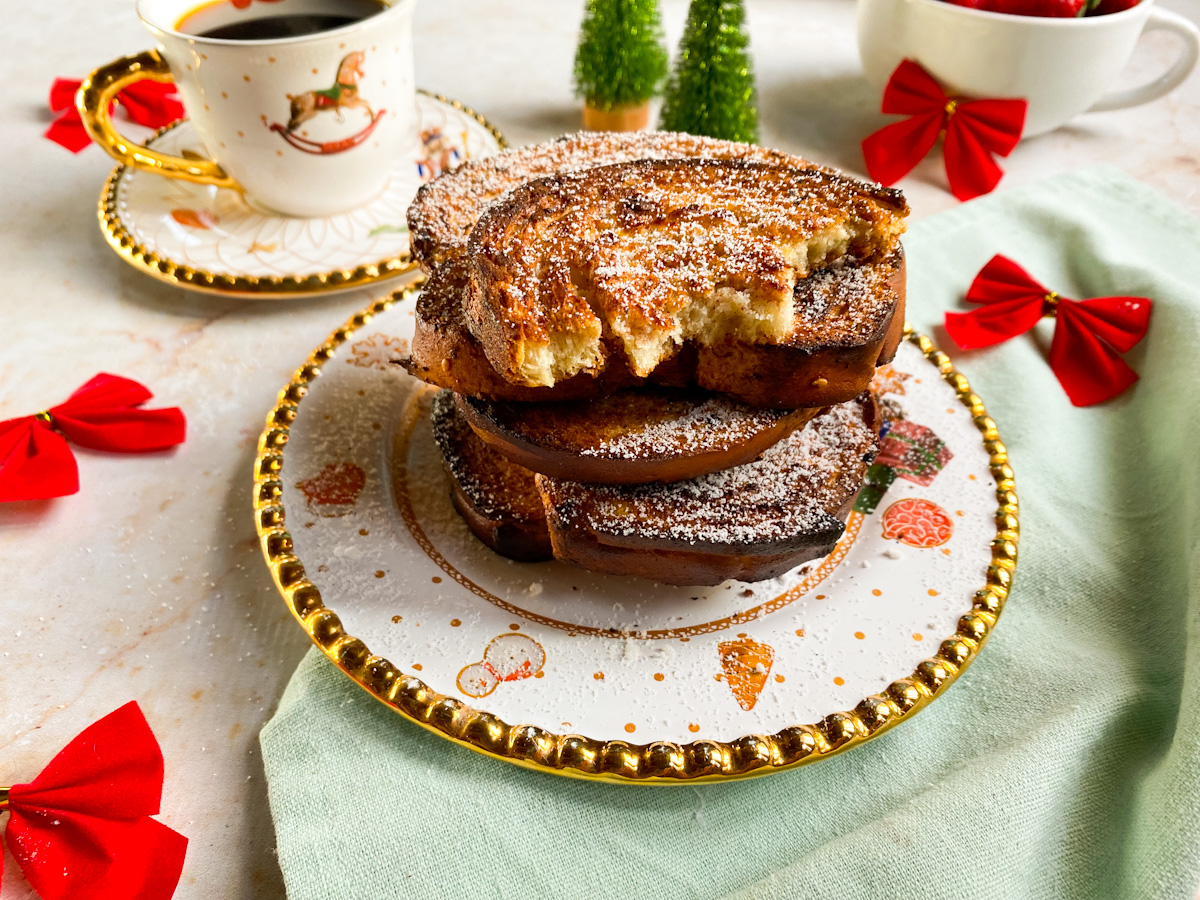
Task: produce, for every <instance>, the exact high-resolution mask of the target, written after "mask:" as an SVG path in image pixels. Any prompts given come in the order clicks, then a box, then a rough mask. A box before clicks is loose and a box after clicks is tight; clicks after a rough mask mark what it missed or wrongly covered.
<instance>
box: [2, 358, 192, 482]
mask: <svg viewBox="0 0 1200 900" xmlns="http://www.w3.org/2000/svg"><path fill="white" fill-rule="evenodd" d="M152 396H153V394H151V393H150V391H148V390H147V389H146V388H145V387H143V386H142V385H140V384H138V383H137V382H136V381H130V380H129V379H128V378H119V377H117V376H116V375H105V374H103V373H102V374H100V375H97V376H96V377H95V378H93V379H92V380H91V381H89V382H88V383H87V384H85V385H84V386H83V387H81V388H80V389H79V390H77V391H76V392H75V393H73V394H72V395H71V396H70V397H69V398H68V399H67V401H66V402H65V403H60V404H59V405H58V406H52V407H50V409H48V410H46V411H45V412H44V413H38V414H37V415H34V416H22V417H20V418H17V419H8V420H6V421H4V422H0V502H7V501H11V500H43V499H45V498H47V497H62V496H65V495H66V494H74V493H75V492H76V491H78V490H79V469H78V467H77V466H76V464H75V455H74V454H73V453H72V452H71V448H70V447H69V446H68V445H67V439H68V438H70V439H71V440H72V441H74V442H75V443H76V444H78V445H79V446H81V447H89V448H91V449H93V450H111V451H114V452H116V453H142V452H148V451H152V450H165V449H166V448H167V447H173V446H175V445H176V444H181V443H183V439H184V437H185V435H186V433H187V421H186V420H185V419H184V417H183V412H182V411H180V410H179V409H178V408H177V407H171V408H169V409H134V407H137V406H141V405H142V404H143V403H145V402H146V401H147V400H149V399H150V398H151V397H152Z"/></svg>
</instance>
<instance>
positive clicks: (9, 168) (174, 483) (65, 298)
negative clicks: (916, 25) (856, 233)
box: [0, 0, 1200, 900]
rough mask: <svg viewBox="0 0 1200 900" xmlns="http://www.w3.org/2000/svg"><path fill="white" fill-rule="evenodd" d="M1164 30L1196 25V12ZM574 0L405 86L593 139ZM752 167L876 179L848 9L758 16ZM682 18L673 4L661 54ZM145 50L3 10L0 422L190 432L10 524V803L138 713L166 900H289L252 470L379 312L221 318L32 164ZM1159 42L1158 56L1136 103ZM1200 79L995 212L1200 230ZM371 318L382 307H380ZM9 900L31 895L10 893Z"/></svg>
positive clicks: (70, 178)
mask: <svg viewBox="0 0 1200 900" xmlns="http://www.w3.org/2000/svg"><path fill="white" fill-rule="evenodd" d="M1162 5H1163V6H1165V7H1168V8H1171V9H1174V10H1176V11H1178V12H1181V13H1182V14H1184V15H1186V16H1188V17H1190V18H1191V19H1193V20H1196V21H1200V0H1164V2H1163V3H1162ZM582 6H583V4H582V2H580V0H552V2H541V3H537V4H534V3H531V2H528V0H527V2H524V3H518V2H515V0H486V2H485V0H455V2H442V3H436V2H432V0H425V2H424V3H423V4H422V5H421V6H419V8H418V11H417V17H416V34H417V73H418V83H419V84H421V85H422V86H424V87H427V88H429V89H432V90H436V91H439V92H442V93H444V94H447V95H449V96H451V97H455V98H457V99H460V100H462V101H463V102H465V103H467V104H470V105H472V106H474V107H475V108H476V109H478V110H480V111H481V112H483V113H485V114H486V115H487V116H488V117H490V118H491V119H492V120H493V121H494V122H495V123H496V124H497V125H498V126H499V127H500V128H501V129H502V130H503V131H504V132H505V134H506V136H507V137H508V139H509V141H510V143H512V144H523V143H527V142H530V141H533V140H538V139H542V138H546V137H549V136H551V135H554V134H557V133H561V132H565V131H571V130H575V129H577V128H578V127H579V124H580V120H579V110H578V104H577V102H576V101H575V100H574V99H573V98H572V96H571V91H570V72H571V60H572V56H573V53H574V42H575V30H576V28H577V26H578V21H579V16H580V14H581V10H582ZM748 7H749V10H748V15H749V23H750V30H751V42H752V48H753V52H754V56H755V66H756V71H757V76H758V85H759V94H760V110H761V116H762V121H763V140H764V143H767V144H771V145H774V146H778V147H780V148H783V149H786V150H789V151H793V152H797V153H800V154H802V155H804V156H807V157H810V158H812V159H816V160H819V161H822V162H826V163H831V164H833V165H837V166H840V167H842V168H845V169H847V170H849V171H851V172H855V173H861V169H862V160H861V156H860V153H859V150H858V142H859V141H860V140H861V138H862V137H863V136H865V135H866V134H867V133H869V132H870V131H872V130H874V129H875V128H877V127H879V126H880V125H881V124H883V123H884V121H886V120H885V119H884V117H882V116H880V115H879V114H878V113H877V112H876V109H877V105H878V95H877V93H876V92H875V91H873V90H872V89H871V88H870V87H869V86H868V85H867V84H866V82H865V81H863V79H862V77H861V74H860V68H859V62H858V57H857V51H856V48H855V38H854V6H853V3H851V2H850V0H807V2H804V3H798V2H795V0H751V2H750V3H748ZM685 12H686V4H685V3H684V2H683V0H664V2H663V16H664V21H665V23H666V25H667V31H668V37H669V40H670V42H671V45H672V47H674V45H675V43H676V42H677V40H678V36H679V33H680V31H681V30H682V24H683V20H684V16H685ZM149 45H150V38H149V36H148V35H147V34H146V33H145V32H144V31H143V30H142V28H141V26H140V25H139V24H138V22H137V19H136V17H135V15H134V11H133V3H132V0H130V2H124V0H122V2H106V3H94V2H84V0H63V2H62V3H56V4H53V5H46V4H33V3H24V4H18V5H15V6H14V7H13V8H12V9H9V10H6V16H5V29H4V33H3V34H2V35H0V81H2V82H3V83H4V84H5V85H6V94H7V96H8V97H9V101H8V103H7V106H6V108H7V109H8V110H9V114H10V115H11V116H12V117H13V119H12V121H10V123H9V126H8V131H7V135H6V146H7V147H8V152H7V153H6V155H5V158H6V160H7V163H6V165H5V167H4V169H3V172H2V173H0V197H2V198H3V201H4V202H3V209H4V212H5V215H4V216H3V218H2V219H0V272H3V276H2V281H0V285H2V287H0V335H2V336H3V343H2V345H0V419H5V418H9V417H12V416H16V415H21V414H27V413H30V412H33V411H35V410H38V409H42V408H44V407H46V406H48V405H52V404H53V403H57V402H60V401H61V400H62V399H65V397H66V396H67V395H68V394H69V393H70V392H71V391H72V390H74V389H75V388H76V387H78V386H79V385H81V384H82V383H83V382H85V381H86V380H87V379H88V378H90V377H91V376H92V375H94V374H95V373H96V372H99V371H109V372H114V373H118V374H124V375H127V376H129V377H132V378H136V379H137V380H139V381H141V382H143V383H145V384H147V385H150V386H151V387H152V389H153V390H154V391H155V392H156V395H157V398H156V399H157V401H158V402H159V403H160V404H161V405H179V406H182V407H183V408H184V409H185V411H186V413H187V416H188V420H189V437H188V441H187V443H186V444H184V445H183V446H181V447H180V448H178V449H177V450H176V451H174V452H170V453H163V454H154V455H151V456H148V457H146V458H143V459H140V460H131V459H129V458H122V457H105V456H104V455H102V454H89V453H88V452H87V451H82V452H80V454H79V456H80V470H81V472H80V474H81V481H82V490H81V491H80V493H79V494H77V495H75V496H73V497H68V498H62V499H58V500H54V501H44V502H34V503H19V504H7V505H3V506H0V573H2V576H0V578H2V580H0V621H3V622H4V623H5V626H6V629H7V634H6V639H5V641H4V642H3V650H0V652H2V653H3V658H2V661H0V784H9V783H12V782H14V781H22V780H27V779H29V778H31V777H32V776H33V775H34V774H35V773H36V772H38V771H39V770H40V769H41V768H42V766H44V765H45V764H46V763H47V762H48V761H49V759H50V757H51V756H52V755H53V754H54V753H55V752H56V751H57V750H58V749H59V748H60V747H61V746H62V745H63V744H64V743H65V742H66V741H68V740H69V739H70V738H71V737H72V736H73V735H74V734H75V733H77V732H78V731H79V730H81V729H82V728H83V727H84V726H86V725H87V724H89V723H91V722H92V721H94V720H95V719H97V718H99V717H100V716H102V715H104V714H105V713H107V712H109V711H111V710H113V709H115V708H116V707H117V706H119V705H121V704H122V703H124V702H126V701H128V700H131V699H136V700H138V701H139V702H140V703H141V705H142V707H143V709H144V711H145V713H146V715H147V717H148V718H149V720H150V722H151V725H152V727H153V728H154V730H155V732H156V734H157V735H158V737H159V740H160V741H161V743H162V747H163V751H164V755H165V757H166V765H167V775H166V785H165V791H164V796H163V814H162V816H161V818H162V820H163V821H165V822H166V823H167V824H168V825H170V826H171V827H173V828H175V829H177V830H179V831H181V832H182V833H183V834H185V835H187V837H188V838H189V839H190V841H191V843H190V846H189V850H188V857H187V863H186V865H185V868H184V871H183V877H182V880H181V883H180V888H179V891H178V893H177V895H176V896H177V897H179V898H181V900H188V898H199V897H223V898H242V897H245V898H251V897H254V898H258V897H262V898H274V897H282V896H283V885H282V879H281V877H280V873H279V869H278V865H277V864H276V861H275V858H274V854H273V830H272V826H271V819H270V813H269V810H268V808H267V795H266V785H265V783H264V779H263V771H262V765H261V762H260V759H259V751H258V732H259V729H260V727H261V726H262V724H263V722H264V721H266V719H267V718H268V717H269V716H270V715H271V713H272V711H273V709H274V707H275V704H276V702H277V700H278V697H279V695H280V693H281V691H282V690H283V687H284V685H285V684H286V682H287V679H288V677H289V675H290V674H291V672H292V670H293V669H294V667H295V665H296V663H297V662H298V661H299V659H300V657H301V656H302V655H303V653H304V652H305V650H306V649H307V647H308V638H307V637H306V636H305V635H304V633H303V631H302V630H301V629H300V628H299V627H298V626H297V625H296V624H295V622H294V621H293V620H292V618H291V616H290V614H289V613H288V611H287V610H286V609H285V608H284V605H283V603H282V601H281V600H280V599H279V597H278V596H277V595H276V592H275V590H274V587H273V586H272V584H271V580H270V577H269V575H268V573H267V569H266V566H265V565H264V564H263V561H262V557H261V554H260V552H259V547H258V541H257V539H256V537H255V533H254V526H253V521H252V518H251V506H250V493H251V491H250V486H251V461H252V459H253V455H254V448H255V442H256V439H257V437H258V434H259V432H260V431H261V429H262V425H263V417H264V415H265V413H266V411H267V410H268V408H270V406H271V405H272V403H273V401H274V398H275V394H276V392H277V391H278V389H279V387H280V386H281V385H282V384H283V383H284V382H285V381H286V380H287V378H288V377H289V375H290V374H291V372H292V371H293V370H294V369H295V368H296V367H297V366H298V365H299V364H300V363H301V362H302V361H303V360H304V358H305V356H306V355H307V354H308V352H309V351H310V350H311V349H312V348H313V347H314V346H316V345H317V344H318V343H320V342H321V341H322V340H323V339H324V338H325V337H326V336H327V335H328V334H329V333H330V332H331V331H332V330H333V329H334V328H335V327H337V326H338V325H340V324H341V323H342V322H343V321H344V320H345V319H346V318H347V317H348V316H349V315H351V314H352V313H353V312H354V311H356V310H357V309H359V308H361V307H363V306H365V305H366V304H367V303H368V302H369V301H370V299H371V298H372V293H371V292H365V291H364V292H356V293H351V294H344V295H341V296H336V297H327V298H321V299H315V300H304V301H290V302H281V301H266V302H250V301H235V300H223V299H213V298H209V297H204V296H200V295H197V294H192V293H188V292H186V291H183V290H180V289H176V288H171V287H167V286H165V285H162V284H159V283H157V282H154V281H152V280H150V279H149V278H146V277H145V276H143V275H141V274H139V273H137V272H136V271H135V270H134V269H132V268H131V267H129V266H128V265H126V264H125V263H123V262H121V261H120V260H119V259H118V258H117V257H116V256H115V255H114V254H113V253H112V252H111V251H110V250H109V249H108V248H107V246H105V244H104V241H103V239H102V237H101V235H100V233H99V230H98V228H97V225H96V215H95V204H96V199H97V196H98V193H99V190H100V186H101V184H102V182H103V181H104V178H105V176H106V175H107V173H108V172H109V171H110V170H111V168H112V162H111V161H110V160H109V158H108V157H107V156H105V155H104V154H103V153H101V152H100V151H99V150H97V149H95V148H89V149H88V150H87V151H85V152H84V153H82V154H80V155H78V156H72V155H71V154H70V153H68V152H67V151H65V150H62V149H61V148H59V147H57V146H55V145H53V144H51V143H49V142H47V141H45V140H44V139H43V138H42V137H41V132H42V131H43V130H44V128H45V127H46V124H47V123H48V120H49V114H48V113H47V112H46V110H45V97H46V93H47V90H48V88H49V85H50V83H51V81H52V80H53V79H54V78H55V77H56V76H71V77H82V76H83V75H84V74H86V73H87V71H88V70H89V69H91V68H94V67H95V66H97V65H99V64H101V63H104V62H106V61H107V60H109V59H111V58H114V57H116V56H119V55H122V54H125V53H130V52H135V51H137V50H139V49H142V48H144V47H147V46H149ZM1172 55H1173V47H1172V44H1171V38H1170V37H1169V36H1164V35H1160V34H1155V35H1148V36H1146V37H1145V38H1143V41H1142V44H1141V45H1140V46H1139V49H1138V51H1137V52H1136V54H1135V56H1134V59H1133V61H1132V62H1131V64H1130V66H1129V70H1128V71H1127V72H1126V73H1125V74H1124V76H1123V79H1124V80H1125V81H1127V82H1129V83H1132V82H1133V81H1146V80H1149V79H1150V78H1152V77H1153V76H1155V75H1156V74H1157V73H1158V72H1160V71H1162V70H1163V69H1165V68H1166V65H1167V62H1168V61H1169V60H1170V59H1171V58H1172ZM1197 148H1200V72H1198V73H1194V74H1193V75H1192V77H1191V78H1190V79H1189V81H1187V82H1186V83H1185V84H1184V85H1183V86H1182V87H1180V88H1179V89H1178V90H1176V91H1175V93H1174V94H1172V95H1170V96H1169V97H1167V98H1165V99H1163V100H1160V101H1158V102H1156V103H1153V104H1150V105H1148V106H1143V107H1139V108H1136V109H1132V110H1126V111H1120V112H1110V113H1096V114H1091V115H1086V116H1083V117H1081V118H1080V119H1078V120H1077V121H1076V122H1075V123H1073V124H1072V125H1070V126H1068V127H1065V128H1062V129H1060V130H1058V131H1056V132H1053V133H1051V134H1048V135H1045V136H1043V137H1039V138H1036V139H1032V140H1029V141H1027V142H1025V143H1023V144H1022V145H1021V146H1020V147H1019V148H1018V149H1017V150H1016V151H1015V152H1014V154H1013V155H1012V156H1011V157H1010V158H1009V159H1008V160H1007V161H1006V162H1005V163H1004V168H1005V169H1006V171H1007V175H1006V177H1005V179H1004V181H1003V182H1002V184H1001V188H1000V190H1004V189H1007V188H1009V187H1012V186H1016V185H1021V184H1027V183H1029V182H1032V181H1036V180H1039V179H1042V178H1045V177H1047V176H1050V175H1054V174H1056V173H1059V172H1064V171H1069V170H1073V169H1076V168H1080V167H1082V166H1087V165H1092V164H1096V163H1107V164H1111V165H1115V166H1118V167H1120V168H1122V169H1124V170H1126V171H1127V172H1129V173H1130V174H1132V175H1134V176H1135V177H1137V178H1139V179H1141V180H1143V181H1144V182H1146V183H1147V184H1149V185H1151V186H1152V187H1154V188H1156V189H1157V190H1159V191H1161V192H1162V193H1164V194H1166V195H1167V196H1169V197H1171V198H1172V199H1173V200H1174V201H1175V202H1177V203H1179V204H1181V205H1183V206H1184V207H1186V208H1187V209H1189V210H1191V211H1193V212H1196V213H1198V214H1200V157H1198V155H1197ZM943 184H944V180H943V174H942V172H941V169H940V165H939V162H938V160H937V159H936V158H931V159H930V160H926V161H925V162H924V163H922V165H921V166H919V167H918V169H917V170H916V171H915V172H914V173H913V174H912V175H911V176H910V177H909V178H907V179H906V180H905V181H904V182H902V183H901V185H900V187H902V188H903V189H904V190H905V192H906V193H907V195H908V197H909V200H910V203H911V204H912V207H913V210H914V215H915V216H916V217H920V216H926V215H930V214H932V213H936V212H938V211H940V210H943V209H947V208H950V207H952V206H954V205H956V201H955V200H954V198H953V197H952V196H951V195H950V194H949V193H948V192H946V190H945V189H944V187H943ZM375 293H376V294H379V293H382V291H376V292H375ZM5 869H6V871H5V873H4V879H3V885H2V890H0V893H2V894H3V896H5V897H6V898H12V900H18V898H27V897H32V896H33V894H32V892H31V891H30V889H29V887H28V885H27V884H26V883H25V882H24V880H23V879H22V877H21V875H20V874H19V872H18V870H17V868H16V867H15V866H13V865H8V866H6V867H5Z"/></svg>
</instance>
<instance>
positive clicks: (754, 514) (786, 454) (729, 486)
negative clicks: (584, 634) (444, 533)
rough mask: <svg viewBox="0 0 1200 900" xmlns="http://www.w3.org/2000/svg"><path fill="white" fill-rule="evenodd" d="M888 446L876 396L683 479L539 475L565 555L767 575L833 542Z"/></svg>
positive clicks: (678, 572) (660, 569)
mask: <svg viewBox="0 0 1200 900" xmlns="http://www.w3.org/2000/svg"><path fill="white" fill-rule="evenodd" d="M877 448H878V410H877V407H876V405H875V401H874V399H873V398H872V397H871V396H870V395H863V396H862V397H861V398H858V399H856V400H854V401H851V402H849V403H845V404H841V405H839V406H837V407H834V408H833V409H830V410H827V411H825V412H824V413H822V414H821V415H819V416H817V417H816V418H815V419H813V420H812V421H811V422H809V423H808V425H807V426H805V427H804V428H803V429H800V430H798V431H795V432H793V433H792V434H791V435H790V436H789V437H788V438H786V439H785V440H783V441H780V442H779V443H778V444H777V445H776V446H774V447H772V448H771V449H770V450H769V451H767V452H766V453H765V454H764V455H763V458H762V459H761V460H759V461H758V462H755V463H750V464H748V465H744V466H739V467H737V468H734V469H727V470H725V471H723V472H719V473H716V474H714V475H708V476H704V477H703V478H697V479H693V480H691V481H686V482H679V483H676V484H666V485H662V484H656V485H633V486H624V487H615V486H605V485H588V484H579V483H575V482H567V481H559V480H556V479H551V478H547V477H546V476H544V475H538V476H537V477H536V483H537V489H538V491H539V492H540V493H541V495H542V499H543V501H544V503H545V505H546V518H547V524H548V525H549V529H550V540H551V543H552V546H553V550H554V556H555V557H556V558H557V559H559V560H562V561H563V562H568V563H571V564H572V565H577V566H581V567H583V568H585V569H591V570H594V571H600V572H610V573H613V574H618V575H637V576H639V577H642V578H649V579H651V580H654V581H660V582H663V583H666V584H681V585H702V584H720V583H721V582H722V581H725V580H726V579H729V578H736V579H739V580H741V581H761V580H763V579H766V578H773V577H776V576H778V575H780V574H782V573H783V572H786V571H788V570H789V569H791V568H793V567H795V566H797V565H799V564H800V563H802V562H805V561H807V560H810V559H815V558H816V557H818V556H824V555H826V554H827V553H829V552H830V551H831V550H832V549H833V547H834V545H835V544H836V543H837V540H838V538H839V537H841V535H842V532H843V531H844V522H845V519H846V516H847V515H848V514H849V511H850V507H851V505H852V504H853V502H854V497H855V496H856V495H857V493H858V489H859V487H860V485H861V484H862V479H863V477H864V475H865V473H866V469H867V466H869V465H870V463H871V461H872V460H873V459H874V458H875V452H876V450H877Z"/></svg>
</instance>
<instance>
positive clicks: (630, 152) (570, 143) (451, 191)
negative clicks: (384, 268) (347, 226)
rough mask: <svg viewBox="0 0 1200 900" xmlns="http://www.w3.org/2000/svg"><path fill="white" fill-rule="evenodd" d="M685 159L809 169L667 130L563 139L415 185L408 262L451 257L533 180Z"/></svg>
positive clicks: (779, 156)
mask: <svg viewBox="0 0 1200 900" xmlns="http://www.w3.org/2000/svg"><path fill="white" fill-rule="evenodd" d="M692 156H704V157H709V158H713V159H757V160H762V161H765V162H779V163H784V164H786V165H789V166H795V167H797V168H816V167H815V166H814V165H813V164H812V163H809V162H808V161H806V160H804V159H801V158H800V157H798V156H790V155H788V154H786V153H781V152H779V151H778V150H768V149H766V148H763V147H758V146H755V145H753V144H741V143H736V142H734V141H722V140H715V139H713V138H704V137H695V136H693V135H690V134H679V133H675V132H664V131H657V132H633V133H624V134H623V133H618V132H580V133H578V134H571V135H566V136H564V137H561V138H559V139H557V140H555V141H550V142H549V143H545V144H537V145H534V146H529V147H520V148H517V149H514V150H508V151H505V152H504V153H499V154H496V155H494V156H489V157H485V158H483V159H477V160H470V161H468V162H466V163H464V164H463V165H461V166H459V167H458V168H456V169H454V170H453V171H452V172H450V173H448V174H446V175H443V176H442V177H440V178H438V179H436V180H434V181H432V182H430V183H429V184H426V185H423V186H422V187H421V190H420V191H419V192H418V194H417V198H416V200H415V201H414V203H413V204H412V206H411V207H409V211H408V225H409V230H410V234H411V235H412V245H413V255H414V258H415V259H416V260H417V261H418V262H420V263H421V265H422V266H425V267H426V268H429V267H431V266H432V265H433V264H434V263H437V262H441V261H443V260H446V259H449V258H451V257H453V256H457V255H459V254H460V253H462V252H463V251H464V250H465V249H466V245H467V237H468V235H470V233H471V229H472V228H474V227H475V223H476V222H478V221H479V218H480V216H482V215H483V213H484V211H485V210H486V209H487V208H488V206H490V205H491V204H492V203H493V202H494V201H495V200H497V199H498V198H500V197H501V196H502V195H504V194H505V193H506V192H507V191H509V190H511V189H512V188H514V187H517V186H518V185H521V184H524V183H525V182H527V181H531V180H532V179H534V178H542V177H543V176H546V175H554V174H558V173H561V172H572V171H577V170H581V169H589V168H592V167H594V166H603V165H610V164H612V163H619V162H628V161H630V160H635V159H672V158H680V157H692Z"/></svg>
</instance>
